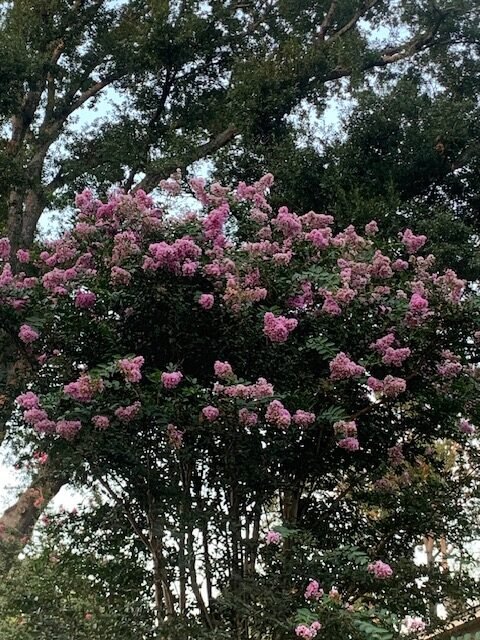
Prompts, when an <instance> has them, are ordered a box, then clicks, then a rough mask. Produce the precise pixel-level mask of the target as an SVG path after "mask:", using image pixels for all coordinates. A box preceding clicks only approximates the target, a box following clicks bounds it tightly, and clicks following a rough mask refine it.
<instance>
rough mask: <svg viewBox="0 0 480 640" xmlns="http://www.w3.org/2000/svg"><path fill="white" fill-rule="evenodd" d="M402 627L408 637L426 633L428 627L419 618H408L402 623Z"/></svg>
mask: <svg viewBox="0 0 480 640" xmlns="http://www.w3.org/2000/svg"><path fill="white" fill-rule="evenodd" d="M402 626H404V627H405V632H406V634H407V635H410V634H412V633H421V632H422V631H425V629H426V627H427V625H426V624H425V622H424V621H423V620H422V618H420V617H418V616H414V617H412V616H406V617H405V618H404V619H403V621H402Z"/></svg>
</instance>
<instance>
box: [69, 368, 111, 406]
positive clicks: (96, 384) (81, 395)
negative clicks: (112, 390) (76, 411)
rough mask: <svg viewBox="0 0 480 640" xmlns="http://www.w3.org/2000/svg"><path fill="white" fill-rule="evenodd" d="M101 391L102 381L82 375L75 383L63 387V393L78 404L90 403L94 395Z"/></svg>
mask: <svg viewBox="0 0 480 640" xmlns="http://www.w3.org/2000/svg"><path fill="white" fill-rule="evenodd" d="M102 391H103V381H102V380H101V379H99V378H92V377H90V376H89V375H88V374H82V375H81V376H80V377H79V378H78V380H76V381H75V382H70V383H69V384H66V385H65V386H64V387H63V392H64V393H65V394H66V395H67V396H70V397H71V398H73V399H74V400H77V401H78V402H90V401H91V400H92V398H93V396H94V395H95V394H96V393H100V392H102Z"/></svg>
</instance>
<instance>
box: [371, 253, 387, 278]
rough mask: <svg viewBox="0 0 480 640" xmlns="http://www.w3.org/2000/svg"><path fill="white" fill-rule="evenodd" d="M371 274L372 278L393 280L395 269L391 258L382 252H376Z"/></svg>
mask: <svg viewBox="0 0 480 640" xmlns="http://www.w3.org/2000/svg"><path fill="white" fill-rule="evenodd" d="M370 272H371V274H372V276H377V277H378V278H391V277H392V276H393V269H392V266H391V261H390V258H389V257H388V256H385V255H383V253H382V252H381V251H380V250H377V251H375V253H374V255H373V260H372V265H371V267H370Z"/></svg>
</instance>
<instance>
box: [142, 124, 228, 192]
mask: <svg viewBox="0 0 480 640" xmlns="http://www.w3.org/2000/svg"><path fill="white" fill-rule="evenodd" d="M239 133H240V132H239V129H238V128H237V127H236V126H235V125H233V124H231V125H230V126H229V127H228V128H227V129H225V130H224V131H222V132H221V133H219V134H218V135H216V136H215V137H214V138H211V139H210V140H209V141H208V142H205V143H204V144H201V145H199V146H198V147H195V148H194V149H192V150H191V151H189V152H186V153H184V154H182V155H179V156H174V157H173V158H165V159H164V160H162V161H159V162H155V163H152V164H151V165H150V166H149V167H147V168H146V170H145V173H146V175H145V177H144V178H143V180H141V181H140V182H139V183H138V184H137V185H136V186H135V187H134V189H133V190H134V191H137V189H143V190H144V191H147V192H148V191H152V189H155V187H156V186H157V185H158V183H159V182H160V180H161V179H162V178H167V177H168V176H169V175H170V174H171V173H173V172H174V171H175V170H176V169H182V170H184V169H186V168H187V167H188V166H189V165H191V164H192V163H193V162H196V161H197V160H201V159H203V158H207V157H208V156H210V155H211V154H212V153H215V152H216V151H218V150H219V149H221V148H222V147H224V146H225V145H227V144H228V143H229V142H231V141H232V140H233V139H234V138H235V137H236V136H237V135H238V134H239Z"/></svg>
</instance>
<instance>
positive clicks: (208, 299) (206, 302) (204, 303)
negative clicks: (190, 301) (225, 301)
mask: <svg viewBox="0 0 480 640" xmlns="http://www.w3.org/2000/svg"><path fill="white" fill-rule="evenodd" d="M214 302H215V297H214V296H213V294H211V293H202V295H201V296H200V298H199V299H198V304H199V305H200V306H201V307H202V309H207V310H208V309H211V308H212V307H213V304H214Z"/></svg>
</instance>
